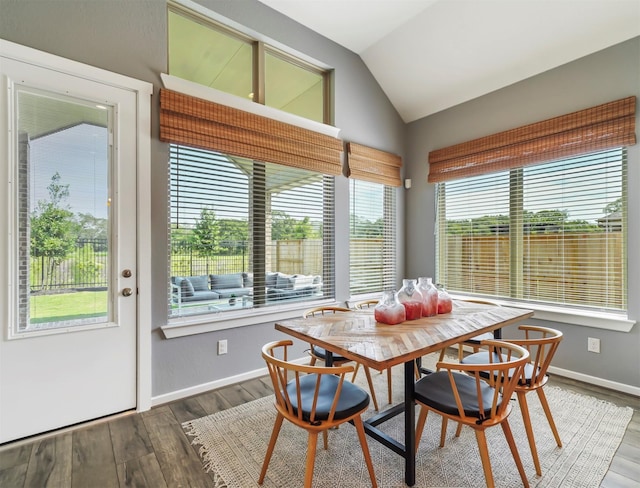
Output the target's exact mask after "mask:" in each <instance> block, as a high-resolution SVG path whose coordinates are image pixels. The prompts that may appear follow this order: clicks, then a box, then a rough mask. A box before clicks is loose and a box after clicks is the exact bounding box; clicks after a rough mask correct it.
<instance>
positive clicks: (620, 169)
mask: <svg viewBox="0 0 640 488" xmlns="http://www.w3.org/2000/svg"><path fill="white" fill-rule="evenodd" d="M439 185H440V187H439V192H438V193H439V200H438V218H439V226H438V231H439V235H438V239H437V245H438V256H439V263H438V264H439V267H438V280H439V281H441V282H443V283H445V284H446V286H447V288H448V289H449V290H451V291H456V292H461V293H467V294H474V295H480V296H490V297H498V298H511V299H515V300H526V301H528V302H541V303H549V304H562V305H564V306H569V307H578V308H588V309H598V310H604V311H611V312H620V311H625V310H626V308H627V299H626V297H627V279H626V267H627V266H626V237H625V235H626V221H627V217H626V215H627V212H626V151H625V150H624V149H614V150H609V151H603V152H598V153H593V154H588V155H585V156H580V157H574V158H570V159H566V160H562V161H555V162H551V163H544V164H539V165H535V166H529V167H526V168H519V169H512V170H510V171H503V172H500V173H494V174H488V175H482V176H475V177H469V178H463V179H460V180H454V181H449V182H446V183H440V184H439ZM445 229H446V231H445ZM443 236H444V238H443Z"/></svg>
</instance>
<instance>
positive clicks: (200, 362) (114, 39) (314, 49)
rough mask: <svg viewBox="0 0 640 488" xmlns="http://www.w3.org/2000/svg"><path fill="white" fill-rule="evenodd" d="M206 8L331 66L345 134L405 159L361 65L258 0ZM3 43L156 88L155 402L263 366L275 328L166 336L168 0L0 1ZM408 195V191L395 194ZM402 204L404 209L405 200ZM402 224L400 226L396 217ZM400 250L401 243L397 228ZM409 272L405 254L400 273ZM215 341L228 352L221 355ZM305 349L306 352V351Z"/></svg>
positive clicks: (343, 190)
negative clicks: (161, 118) (162, 103)
mask: <svg viewBox="0 0 640 488" xmlns="http://www.w3.org/2000/svg"><path fill="white" fill-rule="evenodd" d="M199 3H200V4H202V5H203V6H205V7H207V8H209V9H211V10H213V11H216V12H218V13H219V14H220V15H223V16H225V17H227V18H229V19H232V20H234V21H236V22H238V23H240V24H242V25H245V26H247V27H249V28H251V29H253V30H254V31H256V32H259V33H260V34H262V35H264V36H267V37H269V38H272V39H274V40H275V41H278V42H280V43H282V44H284V45H286V46H288V47H290V48H293V49H295V50H297V51H298V52H301V53H304V54H305V55H307V56H310V57H312V58H314V59H317V60H319V61H321V62H322V63H325V64H326V65H328V66H331V67H333V68H334V69H335V73H336V74H335V80H334V86H335V117H334V119H335V125H336V126H337V127H339V128H340V129H342V132H341V134H340V135H341V137H342V138H343V139H344V140H351V141H354V142H358V143H361V144H367V145H370V146H372V147H376V148H379V149H382V150H386V151H390V152H394V153H396V154H399V155H401V156H403V155H404V154H403V148H404V139H403V137H404V129H405V126H404V124H403V122H402V120H401V118H400V117H399V116H398V114H397V113H396V111H395V109H394V108H393V107H392V105H391V104H390V103H389V101H388V100H387V98H386V96H385V95H384V93H383V91H382V90H381V89H380V87H379V86H378V84H377V83H376V81H375V80H374V79H373V77H372V76H371V74H370V73H369V71H368V70H367V68H366V67H365V65H364V63H363V62H362V61H361V60H360V58H359V57H358V56H356V55H355V54H353V53H352V52H350V51H348V50H346V49H343V48H341V47H340V46H338V45H337V44H335V43H333V42H331V41H328V40H327V39H325V38H323V37H321V36H318V35H317V34H315V33H313V32H311V31H309V30H308V29H306V28H304V27H302V26H301V25H299V24H297V23H295V22H293V21H291V20H290V19H288V18H287V17H284V16H282V15H280V14H278V13H277V12H275V11H273V10H271V9H269V8H267V7H266V6H264V5H263V4H261V3H259V2H257V1H255V0H235V1H213V0H200V1H199ZM0 38H3V39H6V40H9V41H12V42H15V43H18V44H23V45H25V46H29V47H32V48H35V49H39V50H42V51H46V52H49V53H52V54H56V55H58V56H62V57H65V58H68V59H72V60H75V61H80V62H83V63H86V64H90V65H93V66H97V67H99V68H103V69H106V70H109V71H113V72H116V73H121V74H123V75H127V76H131V77H134V78H138V79H141V80H144V81H148V82H151V83H153V84H154V99H155V101H152V162H151V164H152V178H151V186H152V189H151V195H150V197H151V204H152V216H151V220H152V222H151V227H152V242H153V243H154V244H153V250H152V264H153V276H152V288H153V289H152V291H151V293H152V296H153V305H152V307H153V310H152V317H153V324H152V328H153V332H152V334H153V338H152V357H153V364H152V374H153V386H152V394H153V396H159V395H163V394H168V393H171V392H175V391H178V390H182V389H188V388H190V387H194V386H197V385H200V384H203V383H207V382H212V381H216V380H219V379H223V378H226V377H229V376H234V375H238V374H241V373H244V372H247V371H252V370H254V369H257V368H262V367H263V366H264V363H263V361H262V359H261V357H260V347H261V346H262V345H263V344H264V343H265V342H268V341H270V340H274V339H277V338H282V334H280V333H276V332H275V330H274V328H273V323H267V324H257V325H255V326H250V327H242V328H238V329H231V330H225V331H224V332H221V333H208V334H200V335H196V336H190V337H184V338H179V339H171V340H167V339H164V337H163V334H162V332H161V331H160V329H159V327H160V326H162V325H164V324H165V323H166V293H167V271H166V269H167V265H166V260H167V246H166V242H167V228H166V227H167V225H166V223H167V211H166V210H167V191H168V188H167V161H168V147H167V145H166V144H164V143H161V142H160V141H159V140H158V102H157V94H158V89H159V88H160V87H161V82H160V76H159V73H161V72H165V71H166V66H167V56H166V45H167V39H166V4H165V1H164V0H92V1H87V0H49V1H42V0H0ZM399 193H400V195H401V196H402V191H399ZM336 198H337V205H336V207H337V208H338V209H340V208H348V182H347V179H346V178H343V177H339V178H337V184H336ZM400 207H401V208H402V207H403V204H402V203H401V205H400ZM400 220H401V221H402V220H404V218H403V215H402V214H401V215H400ZM336 226H337V233H336V235H337V242H336V249H339V250H340V249H348V248H349V241H348V215H347V214H346V213H345V212H339V213H338V214H337V215H336ZM398 235H399V236H400V246H401V247H400V248H402V246H403V235H404V232H403V231H402V228H400V229H399V232H398ZM403 266H404V264H403V261H402V258H400V262H399V267H400V269H402V268H403ZM347 269H348V257H347V255H346V253H344V252H337V256H336V270H337V276H336V282H337V298H338V300H339V301H344V300H346V299H347V298H348V280H347V275H346V273H345V271H344V270H347ZM219 339H227V340H228V341H229V354H227V355H226V356H217V355H216V353H215V351H216V343H217V341H218V340H219ZM301 349H302V348H301V347H300V351H301Z"/></svg>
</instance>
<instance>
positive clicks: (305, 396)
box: [287, 374, 369, 420]
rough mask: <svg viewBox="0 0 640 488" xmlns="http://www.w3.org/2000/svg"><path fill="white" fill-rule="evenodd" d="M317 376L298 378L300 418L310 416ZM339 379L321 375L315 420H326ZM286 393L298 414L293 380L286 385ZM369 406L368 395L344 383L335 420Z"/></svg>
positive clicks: (310, 375)
mask: <svg viewBox="0 0 640 488" xmlns="http://www.w3.org/2000/svg"><path fill="white" fill-rule="evenodd" d="M317 378H318V375H316V374H308V375H305V376H302V377H301V378H300V395H301V400H302V416H303V418H304V419H305V420H309V418H310V416H311V406H312V404H313V395H314V393H315V388H316V380H317ZM339 380H340V378H339V377H338V376H334V375H331V374H325V375H322V379H321V380H320V392H319V394H318V404H317V406H316V416H315V418H316V420H327V418H329V411H330V410H331V404H332V403H333V399H334V397H335V393H336V390H337V388H338V382H339ZM287 392H288V393H289V398H290V399H291V403H292V405H293V409H294V411H295V412H296V414H297V413H298V397H297V394H296V383H295V380H292V381H290V382H289V383H287ZM368 406H369V394H368V393H367V392H366V391H364V390H363V389H362V388H360V387H359V386H357V385H354V384H353V383H350V382H349V381H345V382H344V383H343V384H342V391H341V392H340V399H339V400H338V406H337V408H336V413H335V416H334V418H335V419H344V418H348V417H351V416H352V415H354V414H356V413H358V412H360V411H362V410H364V409H365V408H367V407H368Z"/></svg>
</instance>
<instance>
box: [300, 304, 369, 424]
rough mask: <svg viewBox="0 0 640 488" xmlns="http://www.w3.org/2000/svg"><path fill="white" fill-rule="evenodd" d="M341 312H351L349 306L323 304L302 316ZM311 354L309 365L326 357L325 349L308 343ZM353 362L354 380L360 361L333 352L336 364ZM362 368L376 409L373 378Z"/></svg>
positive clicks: (352, 378) (365, 368)
mask: <svg viewBox="0 0 640 488" xmlns="http://www.w3.org/2000/svg"><path fill="white" fill-rule="evenodd" d="M342 312H353V310H351V309H350V308H345V307H336V306H323V307H315V308H311V309H309V310H307V311H305V312H304V313H303V314H302V316H303V317H304V318H306V317H315V316H317V315H330V314H335V313H342ZM307 352H308V353H309V355H310V356H311V361H309V365H310V366H314V365H315V364H316V361H317V360H320V361H326V359H327V351H326V350H325V349H324V348H322V347H319V346H316V345H314V344H310V347H309V349H308V351H307ZM351 362H355V363H356V366H355V369H354V371H353V376H352V377H351V381H352V382H353V381H355V380H356V376H357V375H358V371H359V369H360V363H359V362H358V361H354V360H353V359H349V358H345V357H344V356H340V355H339V354H333V364H334V365H336V366H341V365H343V364H346V363H351ZM362 368H363V369H364V374H365V376H366V377H367V383H368V384H369V392H370V393H371V400H372V401H373V408H374V409H375V410H376V412H377V411H378V400H377V398H376V391H375V389H374V388H373V380H372V379H371V371H370V370H369V367H368V366H365V365H362Z"/></svg>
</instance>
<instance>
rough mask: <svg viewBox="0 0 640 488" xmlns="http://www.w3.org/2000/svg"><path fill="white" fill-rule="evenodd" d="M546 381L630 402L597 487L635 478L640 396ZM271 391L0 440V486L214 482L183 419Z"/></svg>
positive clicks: (214, 394)
mask: <svg viewBox="0 0 640 488" xmlns="http://www.w3.org/2000/svg"><path fill="white" fill-rule="evenodd" d="M550 384H555V385H557V386H561V387H563V388H568V389H571V390H574V391H577V392H579V393H583V394H587V395H592V396H595V397H597V398H600V399H603V400H607V401H610V402H612V403H615V404H617V405H621V406H631V407H633V408H634V410H635V411H634V415H633V418H632V420H631V422H630V424H629V426H628V427H627V431H626V433H625V436H624V438H623V440H622V443H621V445H620V447H619V449H618V451H617V452H616V455H615V457H614V459H613V462H612V463H611V466H610V468H609V471H608V473H607V475H606V477H605V478H604V480H603V481H602V484H601V485H600V486H601V487H602V488H627V487H638V486H639V484H640V398H638V397H635V396H632V395H625V394H623V393H618V392H615V391H611V390H607V389H604V388H600V387H597V386H592V385H587V384H584V383H580V382H577V381H573V380H569V379H565V378H560V377H557V376H554V377H552V379H551V382H550ZM271 392H272V388H271V382H270V380H269V378H267V377H263V378H257V379H253V380H250V381H247V382H244V383H241V384H237V385H231V386H228V387H225V388H221V389H219V390H215V391H211V392H208V393H203V394H201V395H198V396H195V397H190V398H186V399H183V400H180V401H176V402H173V403H170V404H167V405H162V406H159V407H156V408H153V409H152V410H150V411H148V412H144V413H141V414H125V415H121V416H117V417H115V418H110V419H105V420H103V421H95V422H92V423H89V424H85V425H82V426H78V427H76V428H73V429H68V430H65V431H60V432H56V433H54V434H51V435H44V436H39V437H37V438H33V439H29V440H23V441H19V442H14V443H11V444H7V445H4V446H0V486H1V487H3V488H21V487H25V488H44V487H52V488H58V487H60V488H62V487H71V488H85V487H86V488H109V487H122V488H124V487H153V488H161V487H170V488H173V487H198V488H205V487H214V486H215V481H214V479H213V477H212V476H211V475H210V474H208V473H206V472H205V471H204V469H203V468H202V464H201V461H200V458H199V456H198V453H197V446H192V445H191V441H190V439H189V438H188V437H187V436H186V435H185V434H184V432H183V430H182V427H181V423H182V422H185V421H187V420H192V419H196V418H199V417H203V416H205V415H209V414H212V413H215V412H218V411H220V410H224V409H227V408H230V407H233V406H235V405H239V404H242V403H245V402H248V401H251V400H254V399H256V398H260V397H263V396H265V395H269V394H271Z"/></svg>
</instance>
